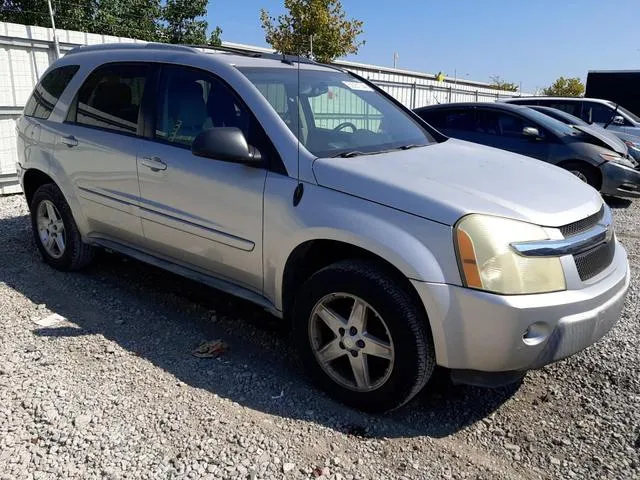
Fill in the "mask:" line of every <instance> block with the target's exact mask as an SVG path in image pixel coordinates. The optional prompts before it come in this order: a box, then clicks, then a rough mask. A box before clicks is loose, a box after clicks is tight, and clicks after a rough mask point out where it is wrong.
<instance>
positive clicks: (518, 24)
mask: <svg viewBox="0 0 640 480" xmlns="http://www.w3.org/2000/svg"><path fill="white" fill-rule="evenodd" d="M283 3H284V2H283V0H235V1H229V0H210V2H209V9H208V21H209V26H210V27H214V26H215V25H219V26H220V27H221V28H222V31H223V33H222V40H226V41H229V42H237V43H244V44H250V45H259V46H267V44H266V42H265V40H264V32H263V30H262V28H261V26H260V18H259V16H260V13H259V12H260V8H266V9H267V10H268V11H269V12H270V13H271V14H272V15H274V16H275V15H277V14H280V13H282V12H283ZM342 6H343V9H344V10H345V12H346V13H347V16H348V17H351V18H357V19H359V20H362V21H363V22H364V33H363V35H362V37H361V38H362V39H363V40H365V41H366V43H365V45H364V46H362V47H361V48H360V51H359V52H358V54H357V55H351V56H349V57H346V59H347V60H352V61H356V62H362V63H373V64H377V65H385V66H393V54H394V52H397V53H398V56H399V58H398V62H397V66H398V68H403V69H407V70H417V71H421V72H426V73H437V72H440V71H442V72H444V73H445V74H446V75H448V76H450V77H453V76H454V73H455V74H456V75H457V77H458V78H468V79H470V80H477V81H483V82H489V81H490V77H491V76H494V75H498V76H500V78H501V79H502V80H505V81H509V82H514V83H516V84H518V83H520V82H522V91H524V92H528V93H534V91H535V90H536V89H539V88H544V87H546V86H548V85H550V84H551V83H553V81H554V80H555V79H556V78H558V77H559V76H561V75H562V76H565V77H567V76H569V77H580V78H581V79H582V80H583V81H585V80H586V76H587V72H588V71H589V70H596V69H616V70H617V69H621V70H622V69H639V68H640V33H639V32H638V30H639V26H640V22H638V18H639V15H638V14H639V13H640V1H639V0H616V1H615V2H614V1H611V0H531V1H520V2H519V1H513V0H512V1H505V0H484V1H477V0H435V1H434V0H413V1H409V0H342Z"/></svg>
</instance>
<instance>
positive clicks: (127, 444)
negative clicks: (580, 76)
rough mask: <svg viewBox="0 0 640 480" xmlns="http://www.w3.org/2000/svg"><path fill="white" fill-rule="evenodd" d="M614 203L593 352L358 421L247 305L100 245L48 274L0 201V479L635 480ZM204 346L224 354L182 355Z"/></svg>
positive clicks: (634, 210)
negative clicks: (607, 328) (605, 303)
mask: <svg viewBox="0 0 640 480" xmlns="http://www.w3.org/2000/svg"><path fill="white" fill-rule="evenodd" d="M614 206H615V207H616V209H615V217H616V221H617V232H618V236H619V238H620V239H621V240H622V242H623V243H624V244H625V245H626V247H627V248H628V250H629V254H630V259H631V271H632V275H633V282H632V286H631V291H630V293H629V296H628V299H627V304H626V307H625V310H624V314H623V318H622V320H621V322H619V324H618V325H617V326H616V327H615V329H614V330H613V331H612V332H611V333H610V334H609V335H608V336H607V337H606V338H605V339H604V340H603V341H601V342H600V343H598V344H597V345H595V346H593V347H591V348H589V349H587V350H586V351H584V352H582V353H580V354H578V355H576V356H574V357H572V358H570V359H568V360H566V361H563V362H560V363H557V364H555V365H552V366H549V367H546V368H544V369H542V370H540V371H536V372H532V373H530V374H529V375H528V376H527V377H526V378H525V380H524V382H523V383H522V385H519V386H516V387H512V388H505V389H498V390H483V389H477V388H471V387H452V386H450V385H448V384H447V382H446V381H444V380H440V381H436V382H434V384H433V385H431V386H430V387H429V388H428V389H427V390H426V391H424V392H423V393H422V394H420V395H419V396H418V398H416V399H415V400H414V401H413V402H412V403H410V404H409V405H408V406H406V407H404V408H403V409H401V410H399V411H396V412H393V413H392V414H390V415H387V416H382V417H374V416H369V415H365V414H361V413H359V412H354V411H352V410H349V409H346V408H344V407H342V406H341V405H338V404H336V403H335V402H333V401H331V400H330V399H328V398H326V397H325V396H324V395H323V394H322V393H320V392H319V391H317V390H315V389H314V388H313V387H312V386H310V385H309V384H308V383H307V382H306V380H305V377H304V374H303V372H302V371H301V370H300V367H299V362H298V361H297V360H296V357H295V354H294V352H293V350H292V348H291V346H290V345H289V342H288V332H287V330H286V329H285V328H283V327H282V326H280V325H279V324H278V323H277V322H276V321H275V320H274V319H273V318H272V317H270V316H269V315H268V314H266V313H263V312H261V311H260V310H259V309H257V308H255V307H253V306H251V305H249V304H247V303H245V302H242V301H239V300H236V299H233V298H231V297H228V296H226V295H223V294H220V293H218V292H216V291H213V290H211V289H209V288H206V287H203V286H201V285H197V284H195V283H192V282H190V281H187V280H184V279H182V278H180V277H177V276H175V275H172V274H169V273H166V272H163V271H161V270H158V269H156V268H153V267H149V266H146V265H143V264H141V263H139V262H136V261H133V260H128V259H126V258H123V257H121V256H119V255H116V254H111V253H106V252H105V253H102V254H100V256H99V258H98V259H97V262H96V263H95V265H94V266H92V267H91V268H90V269H89V270H87V271H85V272H82V273H76V274H64V273H59V272H56V271H54V270H52V269H51V268H49V267H47V266H46V265H44V264H43V263H42V262H41V260H40V258H39V256H38V255H37V253H36V249H35V247H34V245H33V241H32V239H31V233H30V226H29V220H28V216H27V208H26V204H25V202H24V200H23V198H22V197H21V196H11V197H4V198H0V319H1V322H0V479H48V478H52V479H53V478H82V479H92V478H104V479H120V478H122V479H124V478H149V479H164V478H176V479H177V478H189V479H214V478H215V479H218V478H230V479H235V478H238V479H254V478H255V479H258V478H265V479H267V478H318V477H321V478H324V479H329V478H331V479H336V480H337V479H356V478H357V479H365V478H371V479H382V478H485V479H495V478H498V479H500V478H505V479H507V478H509V479H511V478H552V477H555V478H579V479H582V478H620V479H630V478H640V458H639V457H640V373H639V372H640V351H639V347H638V338H639V337H640V325H639V323H638V317H637V313H638V312H637V308H638V295H639V292H638V275H640V268H639V267H640V228H639V227H640V202H636V203H634V204H631V205H629V202H621V201H616V202H615V203H614ZM53 313H57V314H59V315H61V316H63V317H64V319H63V320H62V321H58V322H57V323H54V324H52V325H42V319H44V318H46V317H48V316H49V315H51V314H53ZM36 322H39V323H40V324H39V323H36ZM215 339H221V340H223V341H224V342H225V343H226V344H228V345H229V350H228V351H226V352H225V353H224V354H223V355H221V356H220V357H218V358H217V359H199V358H195V357H193V356H192V355H191V352H192V350H193V349H194V348H195V347H197V346H198V345H199V344H200V342H201V341H203V340H215Z"/></svg>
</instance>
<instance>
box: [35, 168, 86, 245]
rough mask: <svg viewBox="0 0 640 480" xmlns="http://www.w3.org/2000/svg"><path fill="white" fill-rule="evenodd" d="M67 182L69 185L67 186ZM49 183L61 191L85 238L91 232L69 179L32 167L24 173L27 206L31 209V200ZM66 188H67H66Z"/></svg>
mask: <svg viewBox="0 0 640 480" xmlns="http://www.w3.org/2000/svg"><path fill="white" fill-rule="evenodd" d="M65 182H67V184H66V185H65ZM47 183H52V184H54V185H55V186H57V187H58V188H59V189H60V192H62V196H63V197H64V199H65V201H66V202H67V204H68V205H69V208H70V209H71V213H72V214H73V218H74V220H75V222H76V224H77V226H78V229H79V231H80V233H81V235H82V236H83V238H84V235H85V232H88V231H89V227H88V223H87V220H86V218H85V216H84V214H83V212H82V208H81V207H80V203H79V201H78V198H77V197H76V195H75V194H74V192H73V190H72V189H71V186H70V184H69V183H68V179H67V178H66V177H59V178H58V177H56V175H55V174H53V172H50V173H47V172H44V171H43V170H41V169H40V168H36V167H32V168H29V169H27V170H26V171H25V172H24V177H23V180H22V185H23V190H24V195H25V198H26V199H27V205H28V207H29V209H31V200H32V199H33V195H34V194H35V193H36V191H37V190H38V188H40V187H41V186H42V185H45V184H47ZM65 186H66V187H67V188H65Z"/></svg>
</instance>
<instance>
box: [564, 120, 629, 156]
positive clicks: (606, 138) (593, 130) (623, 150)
mask: <svg viewBox="0 0 640 480" xmlns="http://www.w3.org/2000/svg"><path fill="white" fill-rule="evenodd" d="M573 128H575V129H577V130H580V131H581V132H584V133H586V134H588V135H591V136H593V137H596V138H597V139H598V140H600V141H601V142H602V143H604V144H605V146H607V147H609V148H610V149H611V150H613V151H614V152H616V153H619V154H620V155H622V156H623V157H626V156H627V154H628V153H629V150H628V148H627V145H626V144H625V143H624V142H623V141H622V140H620V138H618V137H617V136H616V135H615V134H614V133H611V132H607V131H606V130H605V129H604V128H602V127H597V126H596V127H594V126H591V125H573Z"/></svg>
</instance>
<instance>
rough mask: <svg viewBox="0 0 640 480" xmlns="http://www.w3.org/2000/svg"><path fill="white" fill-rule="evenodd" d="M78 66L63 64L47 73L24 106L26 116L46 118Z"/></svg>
mask: <svg viewBox="0 0 640 480" xmlns="http://www.w3.org/2000/svg"><path fill="white" fill-rule="evenodd" d="M79 68H80V66H79V65H65V66H64V67H59V68H55V69H53V70H51V71H50V72H49V73H47V74H46V75H45V76H44V77H43V78H42V80H40V82H39V83H38V85H36V88H35V89H34V90H33V93H32V94H31V97H30V98H29V100H28V101H27V105H26V106H25V107H24V114H25V115H26V116H27V117H36V118H40V119H42V120H46V119H48V118H49V116H50V115H51V112H52V111H53V109H54V107H55V106H56V103H58V99H59V98H60V96H61V95H62V92H64V90H65V88H67V85H69V82H70V81H71V79H72V78H73V76H74V75H75V74H76V72H77V71H78V69H79Z"/></svg>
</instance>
